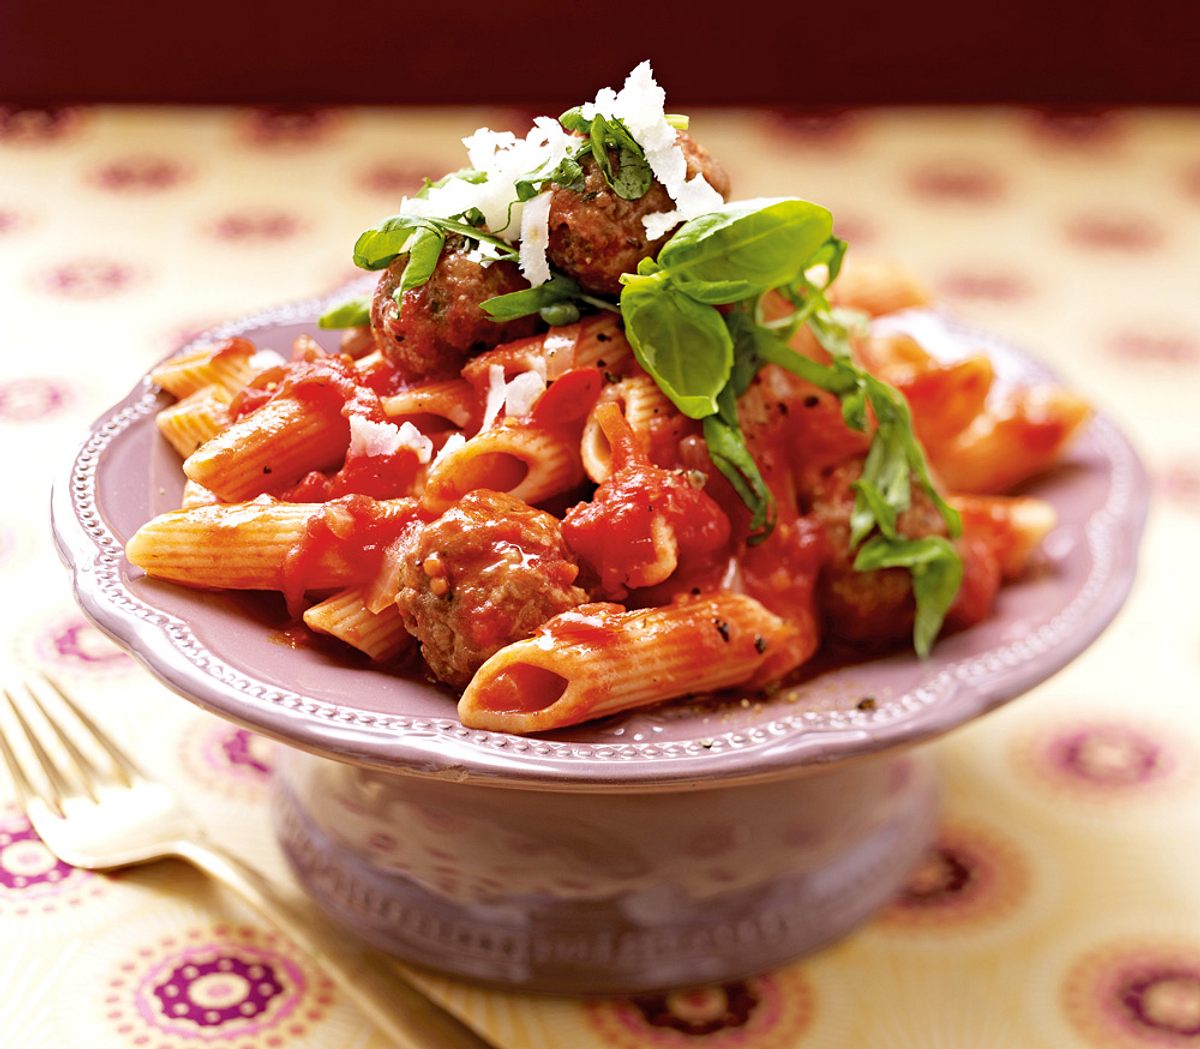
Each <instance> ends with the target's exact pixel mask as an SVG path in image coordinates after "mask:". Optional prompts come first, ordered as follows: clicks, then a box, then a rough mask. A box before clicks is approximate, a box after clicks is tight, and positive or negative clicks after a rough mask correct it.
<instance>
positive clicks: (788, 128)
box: [762, 109, 863, 151]
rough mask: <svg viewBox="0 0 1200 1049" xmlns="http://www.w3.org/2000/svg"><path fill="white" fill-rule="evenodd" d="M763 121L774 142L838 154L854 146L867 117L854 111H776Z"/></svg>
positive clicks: (769, 137) (769, 113)
mask: <svg viewBox="0 0 1200 1049" xmlns="http://www.w3.org/2000/svg"><path fill="white" fill-rule="evenodd" d="M762 120H763V125H762V126H763V132H764V134H765V136H766V137H767V139H768V140H769V141H771V142H776V143H779V144H782V145H789V146H804V147H807V148H811V149H824V150H831V151H837V150H843V149H846V148H847V147H849V146H851V145H853V144H854V140H855V138H856V137H857V134H858V132H859V130H860V128H861V127H862V124H863V114H862V113H861V112H859V111H857V110H853V109H773V110H769V111H767V112H765V113H764V114H763V117H762Z"/></svg>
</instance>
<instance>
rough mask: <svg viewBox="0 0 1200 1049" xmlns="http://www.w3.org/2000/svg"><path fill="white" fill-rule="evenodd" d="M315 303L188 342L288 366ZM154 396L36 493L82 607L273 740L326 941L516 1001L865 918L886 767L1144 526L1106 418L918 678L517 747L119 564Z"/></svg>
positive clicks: (1077, 626) (927, 332)
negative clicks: (990, 607) (274, 357)
mask: <svg viewBox="0 0 1200 1049" xmlns="http://www.w3.org/2000/svg"><path fill="white" fill-rule="evenodd" d="M323 306H324V303H323V302H318V301H312V302H307V303H299V304H295V305H291V306H287V307H284V308H281V309H277V310H273V311H270V312H267V313H263V314H260V315H257V316H253V317H248V318H245V319H243V320H240V321H237V322H235V323H232V324H228V325H225V326H223V327H221V328H219V329H215V330H214V331H212V332H209V333H206V334H205V336H202V337H201V339H198V340H197V342H200V341H208V340H211V339H215V338H223V337H227V336H230V335H234V334H241V335H246V336H248V337H249V338H251V339H253V340H255V341H256V342H257V343H258V344H259V345H260V346H264V347H270V348H273V349H278V350H283V351H285V352H286V350H287V349H288V347H289V346H290V343H291V340H292V338H293V337H294V336H295V335H296V334H298V333H300V332H301V331H307V332H312V331H313V330H314V324H313V318H314V317H315V316H316V315H317V313H318V312H319V311H320V310H321V309H322V308H323ZM905 323H909V324H911V325H916V326H919V327H920V328H921V334H922V337H924V338H926V339H933V340H935V341H941V342H942V343H944V344H946V345H949V346H950V347H951V348H952V349H953V348H955V347H957V348H959V349H962V348H963V347H969V348H983V349H984V350H986V351H987V352H988V353H989V354H990V355H991V356H992V358H993V360H994V362H995V363H996V366H997V370H998V372H999V374H1000V375H1001V377H1002V378H1016V379H1021V380H1025V381H1031V380H1032V381H1046V380H1051V379H1053V376H1052V375H1050V373H1049V372H1048V371H1047V370H1046V369H1045V368H1044V367H1043V366H1041V365H1039V364H1037V363H1036V362H1035V361H1033V360H1032V359H1031V358H1029V357H1028V356H1026V355H1025V354H1023V353H1021V352H1020V351H1018V350H1016V349H1014V348H1012V347H1011V346H1008V345H1006V344H1004V343H1002V342H1000V341H998V340H996V339H994V338H991V337H988V336H986V335H983V334H980V333H978V332H972V331H968V330H966V329H964V328H963V327H962V326H960V325H959V324H957V323H955V322H953V321H951V320H948V319H946V318H945V317H941V316H939V315H934V314H914V315H912V316H911V317H910V318H909V319H908V320H907V321H906V322H905ZM318 338H319V339H321V340H322V341H325V342H326V344H327V345H330V346H332V345H333V341H334V338H335V337H334V338H331V337H330V335H329V333H320V334H319V335H318ZM167 400H168V398H166V397H165V395H163V394H161V393H160V392H159V391H158V390H157V389H156V388H155V387H154V386H153V385H152V384H151V383H150V381H149V379H148V378H143V379H142V380H141V382H139V384H138V385H137V386H136V387H135V388H134V389H133V390H132V391H131V393H130V394H129V396H128V397H126V398H125V399H124V400H123V401H121V403H119V404H117V405H115V406H114V407H113V408H112V409H111V410H110V411H108V412H105V413H104V415H103V416H102V417H101V418H100V419H98V420H97V422H96V423H95V425H94V426H93V428H92V431H91V434H90V435H89V436H88V438H87V439H86V441H85V442H84V443H83V445H82V447H81V448H80V449H79V451H78V453H77V454H76V455H75V457H74V458H73V460H72V462H71V464H70V467H69V470H68V471H67V472H66V474H65V475H64V476H63V477H61V478H59V479H58V482H57V484H56V486H55V490H54V496H53V523H54V531H55V537H56V541H57V544H58V547H59V550H60V552H61V554H62V556H63V558H64V560H65V561H66V563H67V564H68V566H69V567H70V569H71V572H72V575H73V578H74V587H75V593H76V596H77V598H78V601H79V603H80V605H81V607H82V608H83V610H84V612H85V613H86V614H87V615H88V617H89V618H90V619H91V620H92V621H93V622H94V623H95V624H96V625H97V626H98V627H99V628H100V629H101V630H103V631H104V632H105V633H107V634H108V635H110V636H111V637H113V638H114V639H115V640H116V641H118V642H119V643H120V644H122V645H123V646H124V647H125V648H127V649H128V650H129V651H130V652H131V653H132V654H133V655H134V656H135V657H136V658H137V659H139V660H140V661H141V662H142V663H143V664H144V665H145V666H146V667H147V668H148V669H149V670H150V671H151V672H153V673H154V674H155V675H157V676H158V677H159V678H160V679H161V680H162V681H163V682H164V683H165V684H167V685H168V686H169V687H171V688H172V689H174V690H175V691H176V692H179V693H180V694H181V695H183V696H185V697H187V698H188V699H190V700H192V701H193V702H195V703H197V704H199V705H200V706H202V707H204V708H206V709H208V710H210V711H213V712H215V713H218V714H220V715H222V716H224V717H227V718H230V719H232V720H233V721H236V722H238V723H240V724H242V725H244V726H247V727H249V728H251V729H254V730H256V731H259V732H263V733H265V734H267V735H269V736H272V737H274V738H275V739H278V740H281V741H282V742H284V743H286V744H289V747H288V748H286V750H285V757H284V760H283V761H282V762H281V768H280V771H279V774H278V776H277V778H276V790H275V802H274V812H275V823H276V827H277V830H278V833H279V837H280V840H281V842H282V845H283V847H284V849H285V851H286V853H287V855H288V857H289V858H290V860H291V862H292V864H293V866H294V868H295V871H296V873H297V875H298V877H299V879H300V881H301V882H302V883H303V884H304V885H305V887H306V888H307V889H308V891H309V892H310V893H311V895H312V897H313V898H314V899H315V900H316V901H317V902H318V903H319V904H320V905H321V906H322V907H323V908H325V909H326V910H327V911H328V912H329V913H330V914H331V915H332V916H333V917H334V918H335V919H337V920H338V921H340V922H342V923H343V924H344V925H346V926H347V927H349V928H351V929H353V930H354V931H355V932H357V933H358V934H360V935H361V936H363V937H364V938H365V939H367V940H369V941H371V942H372V943H374V944H376V945H378V946H379V947H382V948H383V949H385V950H388V951H391V952H392V953H394V954H396V955H397V956H399V957H401V958H404V959H407V960H409V961H415V962H419V963H421V964H424V965H427V966H432V967H434V968H438V969H441V970H444V971H446V972H449V973H453V974H456V975H459V976H463V977H468V978H471V979H475V980H480V981H484V982H489V983H493V984H498V985H503V986H506V987H511V988H520V989H523V990H536V991H551V992H562V993H571V994H580V993H594V994H606V993H632V992H638V991H646V990H650V989H661V988H664V987H668V986H677V985H680V984H688V983H697V982H706V981H715V980H724V979H729V978H733V977H736V976H741V975H745V974H747V973H750V972H754V971H756V970H761V969H763V968H767V967H770V966H773V965H776V964H779V963H781V962H783V961H786V960H787V959H789V958H791V957H794V956H796V955H799V954H801V953H803V952H805V951H808V950H810V949H812V948H813V947H815V946H817V945H819V944H822V943H824V942H827V941H829V940H831V939H833V938H835V937H837V936H840V935H842V934H844V933H845V932H846V931H848V930H849V929H850V928H852V927H853V926H854V925H855V924H856V923H858V922H860V921H862V920H863V919H864V918H866V917H867V916H868V915H869V914H870V913H871V912H872V911H874V910H875V909H877V908H878V907H879V906H881V905H882V904H883V903H885V902H886V901H887V899H888V898H889V897H890V896H892V895H893V894H894V893H895V892H896V890H897V889H898V888H899V887H900V885H901V884H902V882H903V880H904V878H905V876H906V874H907V872H908V871H909V870H910V869H911V867H912V865H913V864H914V863H915V862H916V861H917V859H918V857H919V856H920V855H921V853H922V852H923V850H924V849H925V847H926V846H927V844H928V842H929V839H930V835H931V833H932V829H933V822H934V797H935V790H934V784H933V781H932V778H931V775H930V773H929V770H928V768H927V766H926V763H925V761H924V760H923V757H922V756H921V755H920V754H919V753H914V752H912V751H911V749H909V748H911V746H912V745H913V744H916V743H919V742H921V741H923V740H927V739H929V738H931V737H933V736H935V735H938V734H940V733H943V732H945V731H947V730H949V729H951V728H953V727H954V726H956V725H959V724H961V723H963V722H965V721H967V720H969V719H971V718H974V717H977V716H978V715H980V714H983V713H984V712H986V711H988V710H990V709H992V708H994V707H995V706H997V705H998V704H1000V703H1002V702H1004V701H1006V700H1008V699H1011V698H1012V697H1014V696H1017V695H1019V694H1020V693H1022V692H1024V691H1026V690H1027V689H1029V688H1031V687H1032V686H1033V685H1036V684H1037V683H1038V682H1040V681H1042V680H1044V679H1045V678H1047V677H1049V676H1050V675H1051V674H1053V673H1055V672H1056V671H1058V670H1059V669H1061V668H1062V667H1063V666H1064V665H1065V664H1066V663H1067V662H1069V661H1070V660H1071V659H1073V658H1074V657H1075V656H1077V655H1078V654H1079V653H1080V652H1082V651H1083V650H1084V648H1086V647H1087V646H1088V645H1089V644H1090V643H1091V642H1092V641H1093V640H1095V638H1096V637H1097V636H1098V635H1099V634H1100V632H1101V631H1102V630H1103V629H1104V627H1105V626H1106V625H1107V624H1108V622H1109V621H1110V620H1111V619H1112V617H1113V616H1114V615H1115V614H1116V612H1117V610H1118V608H1119V607H1120V605H1121V604H1122V602H1123V601H1124V599H1125V597H1126V595H1127V593H1128V591H1129V587H1130V585H1131V583H1132V580H1133V576H1134V571H1135V565H1136V554H1137V546H1138V540H1139V537H1140V533H1141V528H1142V523H1143V519H1144V516H1145V510H1146V503H1147V482H1146V478H1145V475H1144V473H1143V471H1142V469H1141V466H1140V465H1139V463H1138V460H1137V456H1136V455H1135V453H1134V452H1133V450H1132V448H1131V447H1130V445H1129V443H1128V442H1127V441H1126V439H1125V438H1124V437H1123V436H1122V435H1121V434H1120V432H1119V431H1118V430H1117V428H1116V427H1115V426H1114V425H1113V424H1112V423H1111V421H1109V420H1108V419H1106V418H1104V417H1103V416H1100V417H1098V418H1097V419H1095V420H1094V421H1093V422H1092V423H1091V424H1090V426H1089V428H1088V430H1087V432H1086V433H1085V434H1084V435H1083V436H1082V438H1081V440H1080V441H1079V442H1078V443H1077V444H1076V445H1075V446H1074V448H1073V449H1072V452H1071V454H1070V456H1069V458H1068V459H1067V461H1065V462H1064V463H1063V464H1062V465H1061V466H1060V467H1058V468H1057V469H1055V470H1054V471H1053V472H1052V473H1051V474H1049V475H1047V476H1046V477H1045V478H1043V479H1042V480H1041V481H1040V482H1039V483H1037V484H1036V485H1034V486H1031V487H1030V489H1029V490H1030V492H1031V493H1033V494H1036V495H1039V496H1041V497H1042V498H1045V499H1047V500H1049V501H1050V502H1051V503H1052V504H1053V505H1054V506H1055V508H1056V509H1057V511H1058V514H1059V518H1060V521H1059V525H1058V527H1057V528H1056V529H1055V531H1054V532H1053V533H1051V535H1050V536H1048V537H1047V539H1046V541H1045V543H1044V550H1045V563H1044V564H1043V565H1041V567H1040V568H1039V569H1038V570H1037V571H1036V572H1034V573H1031V575H1030V577H1029V578H1028V579H1026V580H1024V581H1022V582H1020V583H1018V584H1016V585H1013V586H1010V587H1007V588H1005V589H1004V590H1003V591H1002V593H1001V594H1000V597H999V600H998V603H997V607H996V612H995V615H994V616H993V617H992V618H991V619H989V620H988V621H987V622H985V623H983V624H980V625H979V626H977V627H975V628H973V629H971V630H969V631H965V632H962V633H959V634H956V635H951V636H948V637H945V638H943V639H942V640H941V641H939V643H938V644H937V646H936V649H935V651H934V654H933V655H932V657H930V658H929V659H926V660H924V661H922V660H918V659H917V658H916V657H915V656H914V655H912V654H911V653H910V652H897V653H894V654H891V655H888V656H885V657H883V658H879V659H875V660H872V661H870V662H864V663H861V664H857V665H853V666H845V667H841V668H838V669H835V670H830V671H828V672H826V673H822V674H818V675H816V676H814V677H812V678H811V679H810V680H808V681H806V682H805V683H803V684H801V685H799V686H796V687H794V688H792V689H789V690H787V691H784V692H781V693H779V694H777V695H775V696H773V697H771V698H770V699H761V698H756V697H745V698H741V697H737V696H734V697H732V698H725V699H722V700H719V701H714V700H709V701H703V702H687V701H681V702H676V703H673V704H667V705H664V706H661V707H657V708H653V709H650V710H645V711H640V712H631V713H628V714H624V715H619V716H616V717H611V718H608V719H605V720H603V721H600V722H597V723H594V724H589V725H583V726H579V727H576V728H572V729H566V730H562V731H558V732H554V733H549V734H546V735H543V736H539V737H536V738H521V737H516V736H511V735H506V734H503V733H495V732H482V731H475V730H471V729H466V728H464V727H463V726H462V725H461V724H459V722H458V720H457V718H456V717H455V711H454V703H453V699H452V697H450V696H449V695H448V694H447V693H446V692H445V691H443V690H440V689H437V688H434V687H432V686H429V685H426V684H423V683H420V682H417V681H413V680H409V679H403V678H397V677H393V676H390V675H388V674H385V673H381V672H379V671H376V670H372V669H371V668H370V667H368V666H367V665H365V663H363V662H358V661H355V660H353V659H350V658H340V657H337V656H335V655H331V654H330V653H329V652H328V651H327V650H325V649H323V648H317V647H313V648H291V647H285V646H283V645H280V644H279V643H278V638H277V637H276V636H275V635H274V634H273V631H272V630H271V629H270V628H269V627H267V626H265V625H263V624H262V623H261V622H259V621H257V620H255V619H254V618H252V617H250V616H248V615H247V611H246V606H245V603H244V602H242V601H240V600H239V599H238V598H237V597H236V596H231V595H228V594H217V593H205V592H202V591H195V590H187V589H184V588H181V587H175V586H171V585H168V584H164V583H160V582H157V581H155V580H151V579H148V578H146V577H145V576H144V575H142V573H141V572H140V571H138V570H137V569H134V568H133V567H132V566H130V565H129V564H128V563H127V562H126V560H125V558H124V556H123V554H122V549H123V546H124V543H125V540H126V539H127V538H128V537H129V536H130V535H131V534H132V533H133V532H134V530H135V529H136V528H137V527H138V526H139V525H141V524H142V523H143V522H145V521H146V520H148V519H149V518H150V517H152V516H153V515H155V514H157V513H159V512H162V511H164V510H167V509H172V508H174V507H177V506H178V505H179V495H180V492H181V489H182V484H183V477H182V474H181V471H180V469H179V458H178V456H177V455H176V454H175V453H174V452H173V451H172V450H171V449H170V448H169V447H168V446H167V445H166V443H165V442H164V441H163V440H162V439H161V438H160V437H159V435H158V433H157V431H156V429H155V426H154V415H155V412H156V411H157V410H158V409H159V408H160V407H162V406H163V405H164V404H165V403H166V402H167ZM864 700H866V702H864Z"/></svg>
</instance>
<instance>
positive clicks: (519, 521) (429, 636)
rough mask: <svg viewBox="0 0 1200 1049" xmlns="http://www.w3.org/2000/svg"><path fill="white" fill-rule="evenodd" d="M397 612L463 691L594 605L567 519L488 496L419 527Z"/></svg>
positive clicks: (437, 670)
mask: <svg viewBox="0 0 1200 1049" xmlns="http://www.w3.org/2000/svg"><path fill="white" fill-rule="evenodd" d="M402 561H403V566H402V572H401V577H400V590H399V592H398V593H397V595H396V605H397V607H398V608H399V609H400V614H401V615H402V616H403V617H404V625H405V627H406V628H407V629H408V632H409V633H410V634H412V635H413V636H414V637H416V638H417V640H419V641H420V642H421V653H422V654H423V655H424V657H425V661H426V662H427V663H428V664H429V667H430V669H431V670H432V671H433V672H434V674H436V675H437V676H438V677H439V678H440V679H441V680H443V681H446V682H449V683H450V684H452V685H457V686H459V687H462V686H464V685H466V684H467V682H468V681H470V680H471V676H472V675H473V674H474V673H475V671H476V670H478V669H479V667H480V666H482V664H483V663H484V661H485V660H486V659H487V658H488V657H489V656H491V655H492V654H493V653H495V652H497V651H498V650H499V649H501V648H503V647H504V646H505V645H507V644H509V643H510V642H513V641H520V640H521V639H522V638H526V637H529V636H530V635H531V634H532V633H533V632H534V631H535V630H536V629H537V628H538V627H539V626H541V625H542V624H543V623H544V622H545V621H546V620H547V619H549V618H550V617H551V616H555V615H558V613H560V612H565V611H567V609H570V608H574V607H575V606H576V605H579V604H582V603H583V602H585V601H587V600H588V596H587V594H586V593H584V591H582V590H581V589H579V587H577V586H574V585H573V584H574V582H575V577H576V576H577V575H578V574H579V566H578V565H577V564H576V563H575V560H574V558H573V557H572V556H571V554H570V552H569V551H568V550H567V547H566V544H565V543H564V542H563V538H562V532H561V531H560V530H559V524H558V521H557V520H556V519H555V518H553V517H551V516H550V514H547V513H543V512H542V511H541V510H535V509H533V508H532V507H530V506H528V505H527V504H525V503H523V502H521V500H520V499H517V498H515V497H513V496H511V495H507V494H504V493H501V492H492V491H488V490H486V489H479V490H477V491H474V492H471V493H470V494H468V495H465V496H463V498H462V499H460V500H459V501H458V503H456V504H455V505H454V506H452V507H451V508H450V509H449V510H447V511H446V512H445V513H444V514H442V516H441V517H439V518H438V519H437V520H436V521H433V522H432V523H430V524H428V525H426V526H425V527H424V528H420V529H417V530H415V532H414V533H413V534H412V535H411V536H410V537H409V539H408V545H407V547H406V549H405V550H404V556H403V558H402Z"/></svg>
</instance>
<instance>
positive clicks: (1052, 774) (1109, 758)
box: [1016, 720, 1190, 802]
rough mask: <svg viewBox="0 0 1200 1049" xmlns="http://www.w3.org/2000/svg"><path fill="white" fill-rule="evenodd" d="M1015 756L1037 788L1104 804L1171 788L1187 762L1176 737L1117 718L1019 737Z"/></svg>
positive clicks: (1185, 769) (1178, 778)
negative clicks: (1170, 738)
mask: <svg viewBox="0 0 1200 1049" xmlns="http://www.w3.org/2000/svg"><path fill="white" fill-rule="evenodd" d="M1016 757H1017V763H1018V766H1019V767H1021V768H1023V769H1024V770H1025V771H1026V772H1027V773H1029V774H1032V775H1033V776H1034V777H1035V778H1036V779H1037V780H1038V781H1039V782H1040V784H1041V785H1042V786H1048V787H1051V788H1054V789H1056V790H1057V791H1060V792H1062V793H1065V794H1070V795H1072V796H1074V797H1076V798H1079V799H1083V800H1094V801H1103V802H1109V801H1119V800H1122V799H1124V798H1133V797H1137V796H1140V795H1142V794H1145V793H1147V792H1149V791H1156V790H1158V789H1160V788H1162V787H1164V786H1168V785H1169V786H1174V785H1176V784H1178V782H1179V781H1180V780H1181V779H1183V778H1184V777H1185V776H1186V775H1187V772H1188V768H1187V766H1188V765H1190V762H1189V761H1187V760H1186V758H1187V755H1186V753H1185V751H1184V750H1183V749H1182V747H1181V745H1180V744H1179V743H1178V742H1177V741H1175V740H1171V741H1168V740H1167V739H1166V738H1165V736H1163V735H1162V734H1160V733H1157V732H1155V731H1153V730H1150V729H1146V728H1145V727H1143V726H1142V725H1137V726H1134V725H1132V724H1127V723H1125V722H1122V721H1117V720H1113V721H1094V722H1088V723H1083V724H1077V725H1072V726H1066V727H1062V728H1058V729H1054V730H1051V731H1049V732H1045V731H1043V732H1041V733H1038V734H1036V735H1034V736H1030V737H1027V738H1025V739H1023V740H1022V741H1021V742H1020V743H1019V744H1018V748H1017V754H1016Z"/></svg>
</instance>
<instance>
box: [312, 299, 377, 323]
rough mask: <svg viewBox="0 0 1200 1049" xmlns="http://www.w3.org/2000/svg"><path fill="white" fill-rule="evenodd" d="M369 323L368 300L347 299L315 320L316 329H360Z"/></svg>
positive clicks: (369, 305) (369, 304)
mask: <svg viewBox="0 0 1200 1049" xmlns="http://www.w3.org/2000/svg"><path fill="white" fill-rule="evenodd" d="M370 323H371V300H370V299H361V298H360V299H347V300H346V301H345V302H340V303H338V304H337V305H336V306H331V307H330V308H329V309H327V310H326V311H325V312H324V313H322V314H321V316H320V317H318V318H317V327H318V328H362V327H365V326H366V325H368V324H370Z"/></svg>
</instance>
